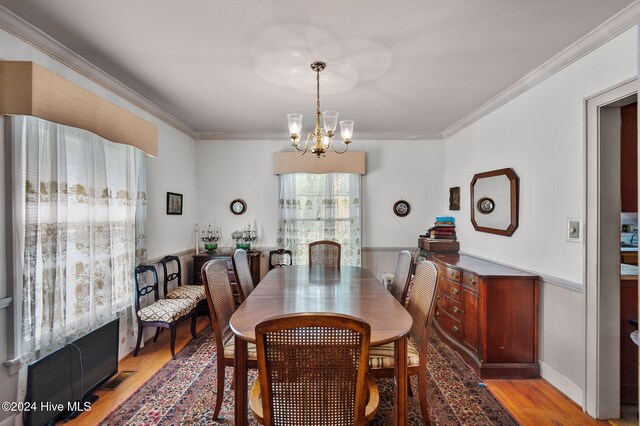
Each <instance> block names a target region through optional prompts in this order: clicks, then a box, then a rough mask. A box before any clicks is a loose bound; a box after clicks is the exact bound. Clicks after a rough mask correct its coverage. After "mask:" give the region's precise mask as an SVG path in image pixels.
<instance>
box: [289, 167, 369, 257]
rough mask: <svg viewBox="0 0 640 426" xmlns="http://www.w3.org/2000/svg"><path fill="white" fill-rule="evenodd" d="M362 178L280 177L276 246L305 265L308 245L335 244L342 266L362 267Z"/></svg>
mask: <svg viewBox="0 0 640 426" xmlns="http://www.w3.org/2000/svg"><path fill="white" fill-rule="evenodd" d="M360 186H361V177H360V175H359V174H355V173H326V174H313V173H291V174H283V175H280V202H279V226H278V246H279V247H281V248H286V249H288V250H291V251H292V253H293V263H294V264H308V263H309V250H308V245H309V243H310V242H313V241H318V240H332V241H337V242H339V243H340V244H341V246H342V259H341V264H342V265H355V266H360V264H361V253H360V249H361V236H360V233H361V229H360V228H361V220H360V206H361V202H360V200H361V195H360Z"/></svg>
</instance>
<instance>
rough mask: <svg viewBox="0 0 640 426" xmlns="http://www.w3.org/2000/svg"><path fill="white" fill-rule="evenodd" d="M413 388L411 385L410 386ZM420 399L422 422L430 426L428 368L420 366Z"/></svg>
mask: <svg viewBox="0 0 640 426" xmlns="http://www.w3.org/2000/svg"><path fill="white" fill-rule="evenodd" d="M409 387H411V385H409ZM418 398H419V399H420V411H422V420H424V423H425V424H426V425H427V426H428V425H430V424H431V422H430V421H429V405H428V404H427V366H426V364H425V365H420V370H419V371H418Z"/></svg>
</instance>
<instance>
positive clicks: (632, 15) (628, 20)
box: [440, 0, 640, 139]
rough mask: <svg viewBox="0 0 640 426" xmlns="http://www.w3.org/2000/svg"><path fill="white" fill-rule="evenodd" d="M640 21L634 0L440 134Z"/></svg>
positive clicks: (450, 131)
mask: <svg viewBox="0 0 640 426" xmlns="http://www.w3.org/2000/svg"><path fill="white" fill-rule="evenodd" d="M639 21H640V0H636V1H635V2H633V3H631V4H630V5H629V6H627V7H626V8H624V9H622V10H621V11H620V12H618V13H617V14H615V15H613V16H612V17H611V18H609V19H607V20H606V21H604V22H603V23H602V24H600V25H599V26H597V27H596V28H595V29H594V30H592V31H590V32H589V33H588V34H586V35H585V36H583V37H582V38H580V39H578V40H577V41H576V42H574V43H573V44H571V45H569V46H568V47H567V48H565V49H563V50H562V51H561V52H560V53H558V54H557V55H555V56H553V57H552V58H551V59H549V60H548V61H547V62H545V63H544V64H542V65H541V66H539V67H538V68H536V69H535V70H533V71H531V72H530V73H529V74H527V75H525V76H524V77H522V78H521V79H520V80H518V81H517V82H516V83H514V84H513V85H511V86H510V87H508V88H507V89H505V90H504V91H502V92H500V93H499V94H498V95H496V96H494V97H493V98H491V99H490V100H488V101H487V102H485V103H484V104H482V105H481V106H480V107H478V108H477V109H476V110H474V111H473V112H471V113H470V114H468V115H467V116H465V117H463V118H461V119H460V120H458V121H456V122H455V123H454V124H452V125H451V126H449V127H448V128H446V129H445V130H444V131H443V132H442V133H441V134H440V135H441V137H442V138H443V139H447V138H449V137H451V136H453V135H455V134H456V133H458V132H459V131H461V130H462V129H464V128H466V127H468V126H470V125H471V124H473V123H475V122H476V121H478V120H480V119H481V118H482V117H484V116H486V115H488V114H490V113H491V112H493V111H495V110H496V109H498V108H500V107H501V106H503V105H505V104H506V103H508V102H509V101H511V100H513V99H515V98H516V97H518V96H520V95H521V94H523V93H525V92H526V91H528V90H529V89H531V88H533V87H535V86H537V85H538V84H540V83H542V82H543V81H544V80H546V79H547V78H549V77H551V76H552V75H554V74H556V73H557V72H558V71H560V70H562V69H563V68H565V67H567V66H569V65H571V64H572V63H574V62H575V61H577V60H578V59H580V58H582V57H583V56H586V55H587V54H589V53H590V52H592V51H594V50H595V49H597V48H598V47H600V46H602V45H603V44H605V43H606V42H608V41H609V40H611V39H613V38H615V37H616V36H618V35H620V34H621V33H623V32H624V31H626V30H628V29H629V28H631V27H632V26H634V25H636V24H637V23H638V22H639Z"/></svg>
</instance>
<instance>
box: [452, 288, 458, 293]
mask: <svg viewBox="0 0 640 426" xmlns="http://www.w3.org/2000/svg"><path fill="white" fill-rule="evenodd" d="M451 294H460V290H458V289H457V288H452V289H451Z"/></svg>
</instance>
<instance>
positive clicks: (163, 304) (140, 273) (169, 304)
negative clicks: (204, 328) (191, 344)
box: [133, 265, 197, 359]
mask: <svg viewBox="0 0 640 426" xmlns="http://www.w3.org/2000/svg"><path fill="white" fill-rule="evenodd" d="M149 273H151V276H152V283H151V284H147V283H146V278H147V277H148V274H149ZM134 276H135V282H136V299H135V305H136V318H137V320H138V339H137V341H136V348H135V350H134V351H133V356H134V357H135V356H138V351H139V350H140V343H141V342H142V330H143V329H144V328H146V327H156V335H155V337H154V338H153V342H154V343H155V342H156V341H157V340H158V335H159V334H160V330H161V329H162V328H168V329H169V331H170V332H171V340H170V348H171V358H172V359H176V353H175V346H176V325H177V324H178V323H179V322H181V321H183V320H186V319H188V318H191V335H192V336H193V338H194V339H196V338H197V335H196V302H195V301H194V300H191V299H160V292H159V290H158V271H156V268H155V267H154V266H153V265H139V266H136V268H135V270H134ZM141 277H145V278H141ZM141 282H142V284H143V286H142V288H141V287H140V283H141ZM150 293H153V297H154V302H153V303H151V304H150V305H147V306H145V307H143V308H141V307H140V299H141V298H142V297H143V296H146V295H147V294H150Z"/></svg>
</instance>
